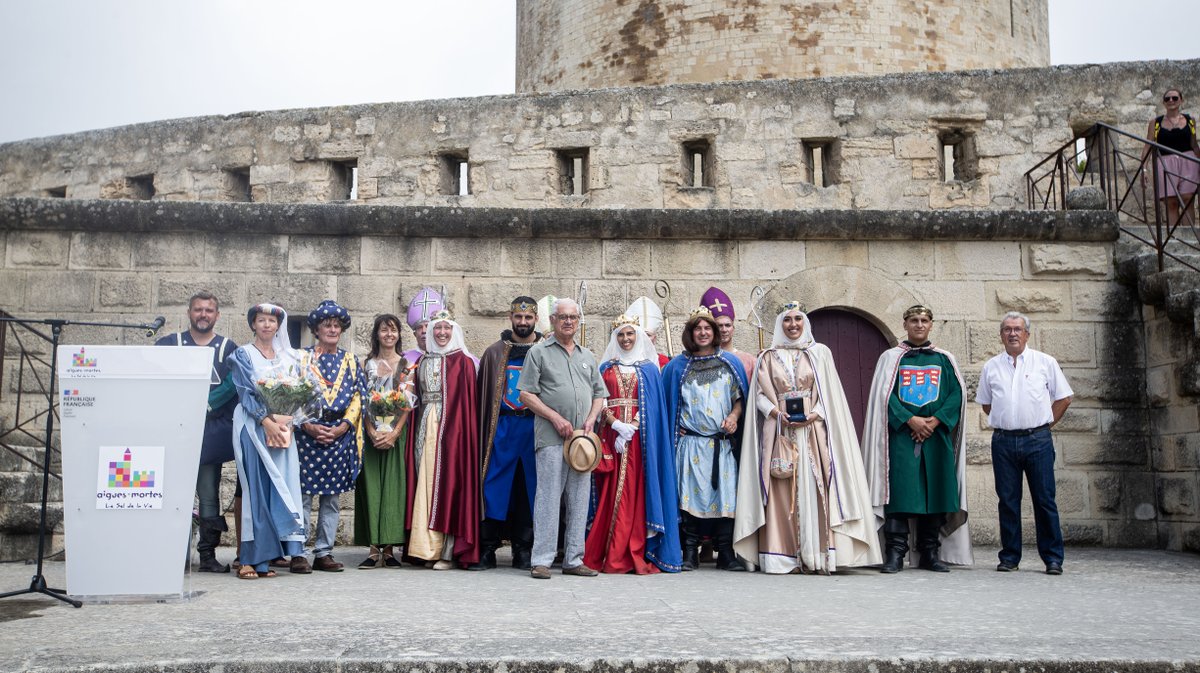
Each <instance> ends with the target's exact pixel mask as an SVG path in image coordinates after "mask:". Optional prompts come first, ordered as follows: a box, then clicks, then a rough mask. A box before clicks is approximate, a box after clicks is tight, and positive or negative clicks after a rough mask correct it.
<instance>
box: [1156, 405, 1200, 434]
mask: <svg viewBox="0 0 1200 673" xmlns="http://www.w3.org/2000/svg"><path fill="white" fill-rule="evenodd" d="M1150 424H1151V426H1152V427H1153V428H1154V432H1155V434H1158V435H1175V434H1181V433H1189V432H1200V407H1197V406H1196V405H1195V404H1185V405H1177V406H1170V407H1165V408H1161V409H1151V410H1150Z"/></svg>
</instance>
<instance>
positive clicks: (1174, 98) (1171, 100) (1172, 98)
mask: <svg viewBox="0 0 1200 673" xmlns="http://www.w3.org/2000/svg"><path fill="white" fill-rule="evenodd" d="M1177 100H1179V96H1163V102H1164V103H1174V102H1175V101H1177Z"/></svg>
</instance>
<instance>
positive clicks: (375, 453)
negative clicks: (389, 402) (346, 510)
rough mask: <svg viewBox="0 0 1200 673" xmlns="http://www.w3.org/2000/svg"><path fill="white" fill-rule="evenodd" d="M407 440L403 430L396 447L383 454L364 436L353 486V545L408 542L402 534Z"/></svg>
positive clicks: (381, 544)
mask: <svg viewBox="0 0 1200 673" xmlns="http://www.w3.org/2000/svg"><path fill="white" fill-rule="evenodd" d="M368 422H369V421H368ZM407 437H408V428H407V427H406V428H405V429H404V430H403V431H401V433H400V437H399V439H397V440H396V445H395V446H393V447H392V448H390V449H387V450H385V451H380V450H379V449H376V448H375V447H374V446H372V445H370V440H368V439H367V438H366V437H365V436H364V437H363V443H364V444H366V446H364V447H363V450H362V467H361V468H360V470H359V473H358V481H357V482H356V483H355V487H354V544H356V545H362V546H366V545H374V546H376V547H379V546H383V545H389V544H403V543H404V542H405V541H406V540H407V539H408V538H407V536H406V535H405V534H404V533H405V532H404V514H405V512H404V507H405V495H404V489H405V475H404V445H405V440H406V439H407Z"/></svg>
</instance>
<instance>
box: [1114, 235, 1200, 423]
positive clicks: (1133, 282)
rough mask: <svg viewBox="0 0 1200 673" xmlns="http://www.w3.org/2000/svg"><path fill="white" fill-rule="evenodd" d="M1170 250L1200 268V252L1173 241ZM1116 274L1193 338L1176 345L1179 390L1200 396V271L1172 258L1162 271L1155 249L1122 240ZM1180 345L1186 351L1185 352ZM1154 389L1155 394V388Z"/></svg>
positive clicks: (1139, 296)
mask: <svg viewBox="0 0 1200 673" xmlns="http://www.w3.org/2000/svg"><path fill="white" fill-rule="evenodd" d="M1168 249H1169V250H1171V252H1173V253H1174V254H1175V255H1176V256H1178V257H1181V258H1183V259H1184V260H1185V261H1187V263H1188V264H1191V265H1193V266H1196V267H1200V253H1196V252H1195V251H1193V250H1191V249H1190V248H1188V247H1187V246H1184V245H1180V244H1178V243H1172V244H1169V247H1168ZM1116 275H1117V280H1118V281H1119V282H1120V283H1122V284H1124V285H1127V286H1129V287H1132V288H1135V289H1136V290H1137V293H1138V298H1139V299H1140V300H1141V302H1142V304H1144V305H1146V306H1150V307H1153V308H1154V309H1155V311H1156V316H1157V317H1160V318H1166V320H1168V321H1169V322H1170V323H1172V324H1174V325H1177V326H1178V327H1179V328H1181V330H1180V329H1177V330H1175V331H1176V332H1177V333H1179V332H1180V331H1181V333H1182V335H1186V336H1188V337H1190V338H1188V339H1186V341H1187V342H1188V343H1186V344H1180V343H1176V344H1173V346H1174V347H1173V348H1172V350H1174V351H1175V353H1176V355H1177V365H1176V368H1175V379H1176V383H1177V387H1176V389H1177V391H1178V393H1179V394H1181V395H1183V396H1186V397H1200V272H1198V271H1195V270H1193V269H1189V268H1187V267H1186V266H1184V265H1182V264H1180V263H1179V262H1178V261H1175V260H1173V259H1170V258H1166V259H1165V262H1164V269H1163V270H1162V271H1159V269H1158V258H1157V255H1156V254H1155V252H1154V250H1152V249H1150V248H1147V247H1146V246H1144V245H1140V244H1138V243H1136V242H1132V241H1131V242H1125V241H1122V242H1121V243H1120V244H1119V245H1118V247H1117V269H1116ZM1151 319H1153V316H1152V317H1151ZM1166 338H1168V339H1170V338H1171V337H1169V336H1168V337H1166ZM1175 340H1176V341H1178V338H1177V337H1176V339H1175ZM1178 346H1183V347H1184V350H1183V351H1182V352H1181V351H1180V350H1179V348H1178ZM1150 392H1151V395H1152V397H1153V394H1154V391H1150ZM1151 403H1152V404H1153V399H1152V401H1151Z"/></svg>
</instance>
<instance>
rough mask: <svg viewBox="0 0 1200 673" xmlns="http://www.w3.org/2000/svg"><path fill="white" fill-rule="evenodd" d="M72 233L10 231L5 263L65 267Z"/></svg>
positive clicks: (7, 264) (18, 265) (11, 265)
mask: <svg viewBox="0 0 1200 673" xmlns="http://www.w3.org/2000/svg"><path fill="white" fill-rule="evenodd" d="M70 240H71V239H70V235H69V234H61V233H58V232H52V231H11V232H8V247H7V254H6V255H5V259H4V265H5V266H6V267H9V268H14V267H31V268H33V267H40V268H47V267H49V268H54V267H57V268H60V269H61V268H65V267H66V266H67V256H68V253H69V250H70Z"/></svg>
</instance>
